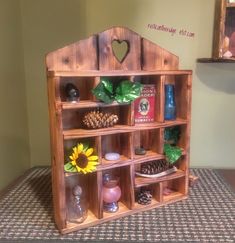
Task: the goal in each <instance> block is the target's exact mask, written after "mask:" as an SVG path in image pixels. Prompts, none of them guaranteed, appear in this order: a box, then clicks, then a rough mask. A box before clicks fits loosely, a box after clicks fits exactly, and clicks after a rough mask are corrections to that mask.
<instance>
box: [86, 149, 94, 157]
mask: <svg viewBox="0 0 235 243" xmlns="http://www.w3.org/2000/svg"><path fill="white" fill-rule="evenodd" d="M93 151H94V149H93V148H89V149H87V151H86V153H85V155H86V156H87V157H88V156H90V155H91V154H92V153H93Z"/></svg>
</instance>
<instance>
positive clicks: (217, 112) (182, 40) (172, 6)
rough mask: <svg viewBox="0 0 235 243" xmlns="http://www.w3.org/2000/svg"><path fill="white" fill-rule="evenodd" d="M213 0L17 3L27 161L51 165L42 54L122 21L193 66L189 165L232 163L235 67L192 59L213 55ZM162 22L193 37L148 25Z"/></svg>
mask: <svg viewBox="0 0 235 243" xmlns="http://www.w3.org/2000/svg"><path fill="white" fill-rule="evenodd" d="M214 1H215V0H206V1H204V0H190V1H188V0H178V1H173V0H171V1H169V0H168V1H167V0H119V1H114V0H83V1H79V0H69V1H68V0H50V1H48V0H40V1H32V0H21V11H22V30H23V32H22V33H23V45H24V62H25V76H26V87H27V104H28V122H29V136H30V148H31V149H30V151H31V166H34V165H39V164H48V163H49V159H50V158H49V130H48V113H47V94H46V77H45V66H44V55H45V53H47V52H49V51H51V50H54V49H56V48H59V47H62V46H64V45H66V44H69V43H72V42H75V41H77V40H79V39H81V38H86V37H88V36H89V35H91V34H93V33H97V32H100V31H103V30H104V29H106V28H109V27H111V26H115V25H119V26H121V25H122V26H127V27H129V28H131V29H133V30H134V31H136V32H138V33H140V34H141V35H142V36H144V37H145V38H148V39H150V40H152V41H153V42H155V43H157V44H159V45H161V46H162V47H164V48H166V49H168V50H170V51H172V52H173V53H175V54H176V55H178V56H179V57H180V61H181V63H180V67H181V68H182V69H193V71H194V76H193V106H192V140H191V164H192V166H213V167H235V162H234V161H235V159H234V157H235V149H234V147H235V131H234V129H233V121H234V120H235V111H234V108H233V104H234V103H235V94H234V93H235V80H234V73H233V70H234V68H235V66H234V64H197V63H196V59H197V58H198V57H209V56H211V44H212V29H213V19H214ZM152 23H155V24H164V25H166V26H169V27H174V28H176V29H177V30H178V31H179V30H180V29H181V28H183V29H186V30H188V31H190V32H193V33H195V37H194V38H187V37H184V36H180V35H179V34H175V35H173V36H172V35H170V34H169V33H166V32H161V31H156V30H150V29H148V28H147V25H148V24H152Z"/></svg>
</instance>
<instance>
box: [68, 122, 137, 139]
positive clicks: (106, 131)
mask: <svg viewBox="0 0 235 243" xmlns="http://www.w3.org/2000/svg"><path fill="white" fill-rule="evenodd" d="M131 131H132V129H131V126H127V125H115V126H114V127H109V128H100V129H91V130H89V129H72V130H64V131H63V135H64V139H65V140H67V139H75V138H86V137H97V136H102V135H111V134H117V133H127V132H131Z"/></svg>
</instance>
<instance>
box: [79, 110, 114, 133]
mask: <svg viewBox="0 0 235 243" xmlns="http://www.w3.org/2000/svg"><path fill="white" fill-rule="evenodd" d="M117 121H118V116H117V115H114V114H111V113H103V112H100V111H91V112H88V113H87V114H86V115H85V116H84V118H83V121H82V122H83V124H84V125H85V126H86V127H87V128H93V129H97V128H104V127H112V126H114V125H115V124H116V123H117Z"/></svg>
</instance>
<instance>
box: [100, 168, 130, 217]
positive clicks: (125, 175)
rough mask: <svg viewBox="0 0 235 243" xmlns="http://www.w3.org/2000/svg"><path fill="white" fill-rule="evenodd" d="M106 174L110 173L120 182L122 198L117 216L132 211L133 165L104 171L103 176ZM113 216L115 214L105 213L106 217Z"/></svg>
mask: <svg viewBox="0 0 235 243" xmlns="http://www.w3.org/2000/svg"><path fill="white" fill-rule="evenodd" d="M105 173H109V174H110V175H112V176H115V177H117V178H118V181H119V182H118V185H119V187H120V189H121V198H120V200H119V201H118V205H119V210H118V211H117V212H116V214H119V213H122V212H126V211H128V210H130V209H131V207H132V205H133V203H134V187H133V179H132V167H131V165H128V166H123V167H119V168H113V169H109V170H103V171H102V174H103V175H104V174H105ZM112 214H113V213H107V212H104V217H109V216H111V215H112ZM114 215H115V214H114Z"/></svg>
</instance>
